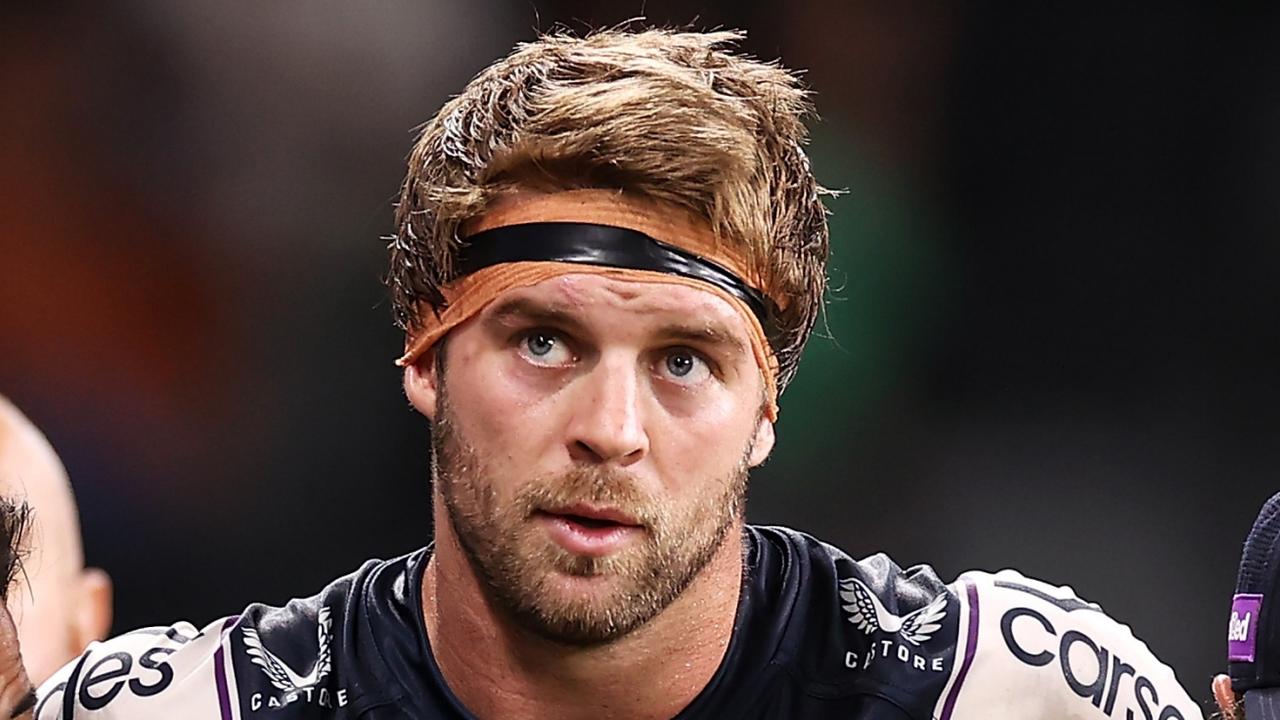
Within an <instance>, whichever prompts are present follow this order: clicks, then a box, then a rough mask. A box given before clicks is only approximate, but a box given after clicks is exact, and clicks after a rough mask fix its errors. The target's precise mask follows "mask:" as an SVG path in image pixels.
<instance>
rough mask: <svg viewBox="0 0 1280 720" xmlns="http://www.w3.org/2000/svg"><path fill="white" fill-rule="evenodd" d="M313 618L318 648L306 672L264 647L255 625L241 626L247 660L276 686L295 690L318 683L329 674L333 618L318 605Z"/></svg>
mask: <svg viewBox="0 0 1280 720" xmlns="http://www.w3.org/2000/svg"><path fill="white" fill-rule="evenodd" d="M316 620H317V627H316V634H317V636H318V640H319V645H320V649H319V652H318V653H317V654H316V664H315V666H314V667H312V668H311V672H308V673H307V674H306V675H303V674H301V673H299V672H297V671H295V670H294V669H293V668H291V667H289V666H288V665H287V664H286V663H285V662H284V661H283V660H281V659H280V658H278V657H276V656H275V655H273V654H272V653H271V651H270V650H268V649H266V648H265V647H263V645H262V638H260V637H258V631H257V630H256V629H255V628H251V627H246V628H244V644H245V652H246V653H247V654H248V655H249V660H250V662H252V663H253V664H254V665H257V666H258V667H260V668H262V672H264V673H266V675H267V677H268V678H270V680H271V684H272V685H274V686H276V688H277V689H279V690H283V691H284V692H294V691H297V690H302V689H304V688H308V687H314V686H316V685H319V684H320V683H322V682H324V680H325V678H327V677H328V676H329V667H330V664H331V661H332V657H333V621H332V620H331V619H330V618H329V608H327V607H324V608H320V614H319V615H318V616H317V618H316Z"/></svg>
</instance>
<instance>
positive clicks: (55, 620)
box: [0, 397, 111, 684]
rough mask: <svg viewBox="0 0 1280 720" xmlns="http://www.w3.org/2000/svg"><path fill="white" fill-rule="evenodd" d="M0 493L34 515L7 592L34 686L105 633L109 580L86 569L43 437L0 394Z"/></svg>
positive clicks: (60, 474)
mask: <svg viewBox="0 0 1280 720" xmlns="http://www.w3.org/2000/svg"><path fill="white" fill-rule="evenodd" d="M0 495H2V496H4V497H6V498H12V499H15V500H19V499H21V500H25V501H26V502H27V503H28V504H29V505H30V507H31V510H32V513H31V518H30V522H29V526H28V527H27V538H26V548H25V552H26V556H25V558H24V560H23V562H22V568H21V570H20V571H19V573H18V576H17V583H16V584H15V585H14V586H13V587H12V588H11V589H10V590H9V596H8V607H9V612H10V613H12V615H13V619H14V620H15V621H16V622H17V624H18V637H19V640H20V643H21V647H22V655H23V658H24V660H25V661H26V667H27V673H28V674H29V675H30V677H31V679H32V681H34V682H35V683H36V684H39V683H41V682H43V681H44V680H45V679H46V678H48V677H49V676H50V675H52V674H53V673H54V671H56V670H57V669H58V668H60V667H62V666H63V665H64V664H65V663H66V662H67V661H69V660H71V659H72V658H74V657H75V656H76V655H78V654H79V653H80V652H81V651H82V650H83V649H84V647H85V646H86V645H88V644H89V643H90V642H92V641H94V640H100V639H102V638H103V637H105V636H106V633H107V631H108V630H109V628H110V625H111V582H110V579H109V578H107V576H106V574H105V573H103V572H102V571H101V570H96V569H86V568H85V567H84V552H83V549H82V547H81V541H80V523H79V520H78V518H77V514H76V506H75V499H74V498H73V497H72V494H71V486H70V484H69V483H68V482H67V474H66V471H65V470H64V469H63V467H62V463H61V461H59V460H58V456H57V454H56V453H54V451H53V448H52V447H50V445H49V442H48V441H47V440H46V439H45V437H44V435H42V434H41V433H40V431H39V430H37V429H36V427H35V426H34V425H32V424H31V422H30V421H29V420H27V418H26V417H25V416H23V414H22V413H21V412H19V411H18V409H17V408H15V407H14V406H13V405H12V404H11V403H9V402H8V401H7V400H6V399H4V398H3V397H0Z"/></svg>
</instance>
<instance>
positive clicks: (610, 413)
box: [567, 357, 649, 467]
mask: <svg viewBox="0 0 1280 720" xmlns="http://www.w3.org/2000/svg"><path fill="white" fill-rule="evenodd" d="M636 367H637V366H636V364H635V362H634V358H619V357H613V358H610V357H602V358H601V359H600V361H599V362H598V363H596V366H595V367H594V368H592V369H591V371H590V372H589V373H588V374H587V375H586V376H584V377H581V378H579V380H578V382H579V383H580V385H579V395H578V396H577V397H576V398H574V407H573V411H572V412H573V416H572V418H571V419H570V421H569V426H568V434H567V441H568V444H569V455H570V456H571V457H573V459H575V460H579V461H582V462H591V463H610V462H612V463H616V464H618V465H620V466H623V467H625V466H628V465H631V464H633V463H636V462H638V461H639V460H640V459H641V458H643V457H644V456H645V455H646V454H647V453H648V451H649V436H648V433H646V432H645V427H644V421H643V416H642V415H643V413H642V408H641V407H640V405H641V402H642V401H643V397H642V393H643V391H644V390H643V387H642V380H641V378H640V377H639V376H638V373H637V370H636Z"/></svg>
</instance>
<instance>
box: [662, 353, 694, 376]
mask: <svg viewBox="0 0 1280 720" xmlns="http://www.w3.org/2000/svg"><path fill="white" fill-rule="evenodd" d="M696 362H697V360H696V358H694V357H693V355H692V354H690V353H672V354H670V355H668V356H667V372H669V373H671V374H672V375H673V376H675V377H684V376H685V375H688V374H689V373H691V372H693V368H694V367H695V363H696Z"/></svg>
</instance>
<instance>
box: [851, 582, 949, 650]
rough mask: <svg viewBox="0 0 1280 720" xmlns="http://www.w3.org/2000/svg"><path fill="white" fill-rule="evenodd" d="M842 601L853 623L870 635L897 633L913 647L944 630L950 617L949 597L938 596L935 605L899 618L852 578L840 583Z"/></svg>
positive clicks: (933, 603) (930, 604)
mask: <svg viewBox="0 0 1280 720" xmlns="http://www.w3.org/2000/svg"><path fill="white" fill-rule="evenodd" d="M840 599H842V600H844V601H845V603H847V604H845V605H844V606H843V607H844V609H845V611H846V612H848V613H849V622H851V623H853V624H854V625H855V626H857V628H858V629H859V630H861V631H862V632H864V633H866V634H868V635H870V634H871V633H873V632H876V631H877V630H883V631H884V632H887V633H897V634H898V635H899V636H900V637H901V638H902V639H903V640H906V641H907V642H909V643H911V644H912V645H920V644H922V643H925V642H928V640H929V638H931V637H933V634H934V633H936V632H937V631H938V630H939V629H940V628H941V627H942V619H943V618H945V617H946V616H947V595H946V593H943V594H940V595H938V597H937V598H935V599H934V600H933V602H931V603H929V604H928V605H925V606H924V607H922V608H920V609H919V610H916V611H914V612H911V613H908V614H906V615H903V616H902V617H898V616H897V615H894V614H893V613H891V612H889V611H888V610H886V609H885V608H884V605H881V604H880V599H879V598H877V597H876V594H875V593H873V592H871V590H870V588H868V587H867V586H866V585H864V584H863V583H862V581H861V580H858V579H856V578H850V579H848V580H841V581H840Z"/></svg>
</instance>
